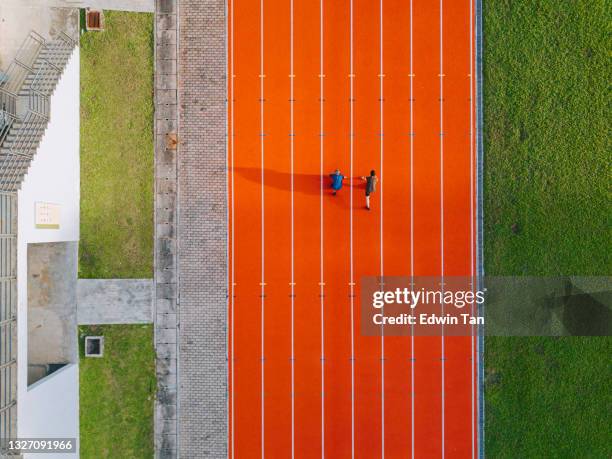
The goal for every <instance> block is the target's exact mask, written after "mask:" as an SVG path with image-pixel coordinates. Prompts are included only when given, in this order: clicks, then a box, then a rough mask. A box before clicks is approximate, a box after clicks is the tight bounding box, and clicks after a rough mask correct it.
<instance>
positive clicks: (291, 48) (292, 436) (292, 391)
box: [289, 0, 295, 458]
mask: <svg viewBox="0 0 612 459" xmlns="http://www.w3.org/2000/svg"><path fill="white" fill-rule="evenodd" d="M289 9H290V15H291V18H290V35H291V36H290V39H289V41H290V58H289V60H290V63H289V67H290V74H291V75H290V77H289V83H290V96H289V100H290V102H289V107H290V128H289V129H290V131H291V136H290V137H289V144H290V148H291V457H292V458H293V457H295V257H294V256H295V226H294V218H293V211H294V199H293V195H294V193H293V191H294V176H293V160H294V157H293V155H294V153H295V144H294V138H295V132H294V128H295V126H294V120H295V119H294V113H293V100H294V85H293V81H294V78H293V75H294V73H293V0H291V1H290V7H289Z"/></svg>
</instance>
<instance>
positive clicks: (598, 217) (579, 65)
mask: <svg viewBox="0 0 612 459" xmlns="http://www.w3.org/2000/svg"><path fill="white" fill-rule="evenodd" d="M609 17H610V11H609V6H606V2H605V0H591V1H586V0H581V1H569V0H565V1H559V0H542V1H537V2H536V1H510V0H485V1H484V27H485V30H484V40H485V41H484V104H485V113H484V116H485V127H484V136H485V138H484V142H485V143H484V147H485V181H484V188H485V189H484V199H485V209H484V212H485V237H484V240H485V271H486V273H487V274H489V275H609V274H610V260H609V255H608V253H609V247H610V242H611V241H610V231H609V227H610V217H609V215H610V212H609V199H610V194H609V178H610V176H609V150H610V145H609V140H608V137H607V133H608V122H607V119H608V113H609V99H608V98H609V92H608V80H609V75H608V73H609V71H608V65H609V64H608V63H609V51H608V49H609V39H608V37H607V30H609V26H608V18H609ZM611 352H612V340H611V339H610V338H608V337H606V338H487V340H486V343H485V366H486V373H487V376H486V392H485V394H486V410H487V411H486V451H487V456H488V457H495V458H497V457H513V458H514V457H525V458H527V457H567V458H573V457H596V458H598V457H602V458H603V457H610V455H611V450H610V445H609V440H610V437H609V426H610V424H611V422H612V418H611V416H610V406H611V403H612V398H611V396H610V390H609V381H610V378H611V376H612V369H611V367H610V364H609V359H610V354H611Z"/></svg>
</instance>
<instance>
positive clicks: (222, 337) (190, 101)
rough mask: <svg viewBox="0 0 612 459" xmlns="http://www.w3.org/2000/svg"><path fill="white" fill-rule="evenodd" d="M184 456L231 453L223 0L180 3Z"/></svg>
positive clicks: (181, 423)
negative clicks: (229, 439) (229, 429)
mask: <svg viewBox="0 0 612 459" xmlns="http://www.w3.org/2000/svg"><path fill="white" fill-rule="evenodd" d="M179 24H180V25H179V30H180V36H179V58H178V63H179V96H178V97H179V104H180V110H179V156H178V157H179V162H178V179H179V183H178V198H179V200H178V236H179V249H178V258H179V271H178V272H179V298H180V333H179V415H178V419H179V426H178V427H179V437H178V449H179V456H180V457H181V458H195V457H214V458H222V457H227V349H226V342H227V338H226V329H227V323H226V322H227V321H226V318H227V195H226V175H227V174H226V170H227V167H226V60H225V59H226V56H225V3H224V1H223V0H181V1H180V6H179Z"/></svg>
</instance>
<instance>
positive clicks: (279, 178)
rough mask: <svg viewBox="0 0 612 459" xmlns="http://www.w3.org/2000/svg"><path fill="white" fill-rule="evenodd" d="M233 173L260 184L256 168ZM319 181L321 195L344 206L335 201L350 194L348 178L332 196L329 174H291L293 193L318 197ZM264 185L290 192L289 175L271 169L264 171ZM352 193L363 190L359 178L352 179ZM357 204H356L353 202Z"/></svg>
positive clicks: (363, 183) (236, 169)
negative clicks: (335, 194) (327, 196)
mask: <svg viewBox="0 0 612 459" xmlns="http://www.w3.org/2000/svg"><path fill="white" fill-rule="evenodd" d="M234 172H235V173H236V174H238V175H239V176H240V177H243V178H245V179H247V180H248V181H250V182H254V183H257V184H260V183H261V169H259V168H256V167H234ZM321 179H322V180H323V195H324V196H326V195H329V196H330V197H331V198H334V199H332V202H334V204H336V205H341V206H342V207H345V206H346V203H345V202H344V199H336V198H339V197H341V196H344V195H346V196H347V197H348V194H349V192H350V188H351V184H350V180H349V178H348V177H345V178H344V182H343V185H342V189H341V190H340V191H338V195H337V196H332V192H333V190H332V189H331V179H330V177H329V174H325V175H323V177H321V176H320V175H319V174H300V173H294V174H293V191H294V193H301V194H306V195H310V196H319V194H320V193H321ZM264 185H265V186H266V187H272V188H274V189H276V190H282V191H286V192H290V191H291V173H289V172H279V171H275V170H271V169H264ZM352 187H353V190H354V191H353V192H354V193H355V191H356V190H360V191H363V190H365V182H364V181H362V180H361V177H359V176H357V177H354V178H353V185H352ZM353 199H355V200H356V199H359V198H358V197H357V194H356V193H355V194H354V195H353ZM355 204H358V202H355Z"/></svg>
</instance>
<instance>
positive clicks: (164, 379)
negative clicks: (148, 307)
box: [154, 0, 198, 458]
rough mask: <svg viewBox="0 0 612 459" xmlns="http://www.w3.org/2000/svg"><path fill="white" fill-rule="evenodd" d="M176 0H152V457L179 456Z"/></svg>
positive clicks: (193, 453)
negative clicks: (154, 390) (154, 389)
mask: <svg viewBox="0 0 612 459" xmlns="http://www.w3.org/2000/svg"><path fill="white" fill-rule="evenodd" d="M177 3H178V0H156V9H155V272H154V278H155V314H154V318H155V350H156V354H157V360H156V374H157V397H156V400H155V457H156V458H176V457H178V451H177V437H178V430H179V429H178V420H177V416H178V415H177V413H178V404H177V400H178V396H177V394H178V375H177V372H178V364H177V355H178V339H177V337H178V329H179V301H178V289H177V283H178V273H177V266H178V262H177V241H176V227H177V208H176V207H177V206H176V194H177V162H178V158H177V129H178V100H177V90H176V88H177V66H176V60H177V39H176V34H177V9H178V5H177ZM191 453H192V457H193V455H197V454H198V450H193V451H192V452H191ZM185 457H189V456H185Z"/></svg>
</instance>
